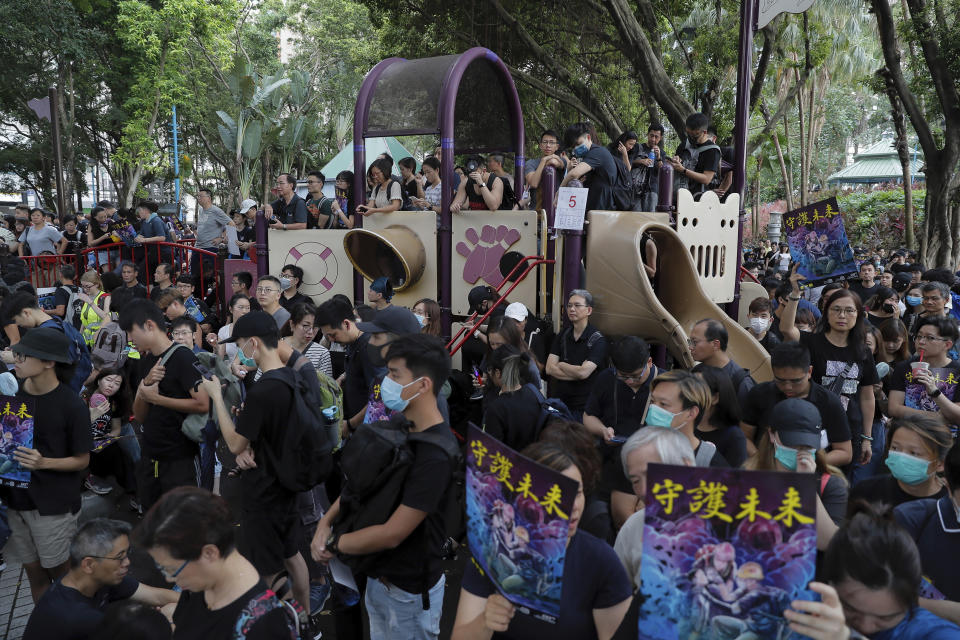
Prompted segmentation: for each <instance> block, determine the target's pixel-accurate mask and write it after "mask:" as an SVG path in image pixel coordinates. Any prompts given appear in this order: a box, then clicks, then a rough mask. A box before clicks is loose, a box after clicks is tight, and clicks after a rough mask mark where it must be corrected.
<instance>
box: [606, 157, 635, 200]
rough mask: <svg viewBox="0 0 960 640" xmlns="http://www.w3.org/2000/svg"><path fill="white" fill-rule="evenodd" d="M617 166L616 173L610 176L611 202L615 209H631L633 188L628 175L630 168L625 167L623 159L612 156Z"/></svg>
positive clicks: (631, 180)
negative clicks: (611, 182) (612, 179)
mask: <svg viewBox="0 0 960 640" xmlns="http://www.w3.org/2000/svg"><path fill="white" fill-rule="evenodd" d="M613 162H614V164H615V165H616V167H617V175H615V176H611V177H612V178H614V182H613V204H614V210H616V211H633V199H634V188H633V179H632V178H631V177H630V170H629V169H627V167H626V165H624V164H623V161H622V160H620V159H618V158H617V157H614V158H613Z"/></svg>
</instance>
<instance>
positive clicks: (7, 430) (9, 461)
mask: <svg viewBox="0 0 960 640" xmlns="http://www.w3.org/2000/svg"><path fill="white" fill-rule="evenodd" d="M0 407H2V409H0V485H3V486H6V487H17V488H20V489H25V488H26V487H27V486H28V485H29V484H30V471H29V470H28V469H24V468H23V467H21V466H20V463H19V462H17V459H16V458H14V457H13V454H14V452H15V451H16V450H17V447H27V448H29V449H32V448H33V410H34V405H33V400H32V399H29V398H14V397H13V396H0Z"/></svg>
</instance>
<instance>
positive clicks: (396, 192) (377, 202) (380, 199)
mask: <svg viewBox="0 0 960 640" xmlns="http://www.w3.org/2000/svg"><path fill="white" fill-rule="evenodd" d="M393 200H401V201H402V200H403V194H402V193H401V191H400V183H399V182H397V181H396V180H391V181H390V197H389V198H388V197H387V190H386V189H384V188H383V185H379V184H378V185H377V186H376V187H374V188H373V206H375V207H377V208H379V207H388V206H390V202H391V201H393Z"/></svg>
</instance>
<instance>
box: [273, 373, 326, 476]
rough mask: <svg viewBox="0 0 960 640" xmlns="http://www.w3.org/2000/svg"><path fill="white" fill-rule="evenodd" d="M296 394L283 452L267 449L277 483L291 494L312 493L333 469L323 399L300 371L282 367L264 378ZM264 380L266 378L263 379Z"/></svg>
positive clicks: (281, 450) (281, 448) (282, 448)
mask: <svg viewBox="0 0 960 640" xmlns="http://www.w3.org/2000/svg"><path fill="white" fill-rule="evenodd" d="M267 375H269V376H271V377H273V378H274V379H276V380H280V381H281V382H283V383H284V384H286V385H287V386H289V387H290V388H291V389H292V390H293V407H292V409H293V410H292V411H291V412H290V418H289V422H288V423H287V427H286V429H285V430H284V433H283V442H282V444H281V446H280V451H272V450H271V448H270V447H269V446H267V447H264V452H265V454H266V458H267V462H268V464H270V465H271V466H272V467H273V470H274V472H275V473H276V476H277V480H278V481H279V482H280V484H281V485H282V486H283V487H285V488H287V489H289V490H290V491H295V492H298V493H299V492H301V491H309V490H310V489H313V488H314V487H315V486H317V485H318V484H320V483H321V482H323V481H324V480H326V479H327V476H328V475H330V471H331V469H332V468H333V456H332V452H333V443H331V442H330V436H329V433H328V431H327V421H326V418H325V417H324V416H323V414H322V413H321V412H320V410H321V408H322V407H321V402H320V399H319V398H317V397H316V393H315V392H314V391H313V387H311V386H310V384H309V383H307V381H306V379H304V377H303V376H304V375H305V374H302V373H301V372H300V371H299V370H294V369H291V368H290V367H280V368H279V369H273V370H271V371H268V372H267V373H265V374H264V376H267ZM260 379H261V380H262V379H263V378H262V377H261V378H260Z"/></svg>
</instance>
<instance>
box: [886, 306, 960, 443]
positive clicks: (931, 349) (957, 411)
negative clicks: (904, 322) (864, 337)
mask: <svg viewBox="0 0 960 640" xmlns="http://www.w3.org/2000/svg"><path fill="white" fill-rule="evenodd" d="M924 295H926V294H924ZM958 338H960V330H958V328H957V321H956V320H954V319H953V318H952V317H950V316H930V317H922V318H920V319H919V320H917V334H916V337H915V338H914V343H915V344H916V352H917V355H916V356H914V357H913V358H911V359H910V360H908V361H906V362H901V363H900V364H899V365H897V367H896V368H895V369H894V370H893V374H892V376H891V379H890V403H889V409H888V412H889V414H890V417H891V418H904V417H908V416H914V415H926V416H930V415H933V416H942V417H943V418H944V420H946V422H947V423H948V424H953V425H956V424H960V405H958V404H955V402H954V399H955V398H956V397H957V396H956V393H957V384H958V383H960V362H957V361H956V360H954V359H952V358H951V357H950V354H949V352H950V350H951V349H952V348H953V346H954V345H955V344H956V343H957V339H958ZM921 356H922V357H921ZM921 360H922V362H921ZM958 399H960V398H958Z"/></svg>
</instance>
